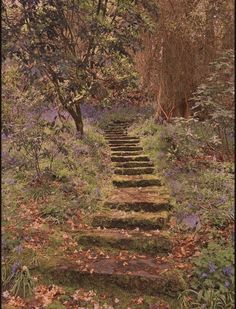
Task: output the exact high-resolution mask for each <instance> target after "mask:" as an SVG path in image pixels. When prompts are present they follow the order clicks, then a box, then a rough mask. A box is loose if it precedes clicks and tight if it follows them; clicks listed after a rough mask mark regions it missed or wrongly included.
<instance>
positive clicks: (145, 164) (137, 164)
mask: <svg viewBox="0 0 236 309" xmlns="http://www.w3.org/2000/svg"><path fill="white" fill-rule="evenodd" d="M115 167H119V168H126V167H154V164H153V163H151V162H145V161H138V162H121V163H115Z"/></svg>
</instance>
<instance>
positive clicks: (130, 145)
mask: <svg viewBox="0 0 236 309" xmlns="http://www.w3.org/2000/svg"><path fill="white" fill-rule="evenodd" d="M109 146H110V147H139V146H140V144H139V143H137V142H136V143H133V144H132V143H131V144H130V143H129V142H126V141H124V142H123V143H118V144H115V143H113V144H110V143H109Z"/></svg>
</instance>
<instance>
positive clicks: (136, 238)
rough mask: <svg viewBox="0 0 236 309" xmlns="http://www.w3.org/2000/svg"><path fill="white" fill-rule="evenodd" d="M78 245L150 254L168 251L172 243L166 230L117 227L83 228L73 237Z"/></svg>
mask: <svg viewBox="0 0 236 309" xmlns="http://www.w3.org/2000/svg"><path fill="white" fill-rule="evenodd" d="M74 239H75V241H77V242H78V245H82V246H86V247H89V248H91V246H92V247H93V246H96V247H105V248H115V249H120V250H133V251H137V252H141V253H146V254H150V255H157V254H158V253H167V252H170V251H171V249H172V247H173V245H172V241H171V239H170V236H169V234H168V233H167V232H161V231H159V232H158V233H155V232H148V233H147V232H137V231H125V230H118V229H109V230H107V229H106V230H104V229H103V230H98V229H92V230H84V231H81V232H80V233H79V235H76V237H75V238H74Z"/></svg>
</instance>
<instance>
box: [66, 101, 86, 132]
mask: <svg viewBox="0 0 236 309" xmlns="http://www.w3.org/2000/svg"><path fill="white" fill-rule="evenodd" d="M67 111H68V112H69V114H70V115H71V117H72V118H73V120H74V122H75V126H76V131H77V133H79V136H80V137H81V138H82V137H83V135H84V124H83V119H82V114H81V109H80V103H76V105H75V109H74V107H71V106H69V107H67Z"/></svg>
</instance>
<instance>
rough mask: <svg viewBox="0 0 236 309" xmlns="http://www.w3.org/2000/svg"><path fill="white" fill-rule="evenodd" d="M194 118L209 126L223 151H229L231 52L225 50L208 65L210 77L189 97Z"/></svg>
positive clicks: (231, 84)
mask: <svg viewBox="0 0 236 309" xmlns="http://www.w3.org/2000/svg"><path fill="white" fill-rule="evenodd" d="M193 100H194V102H195V103H194V107H193V110H195V116H196V117H199V118H200V119H202V120H204V122H205V123H206V124H207V123H209V125H211V126H212V127H213V128H214V131H215V132H216V134H217V138H218V139H219V141H220V143H221V144H222V148H224V149H225V151H227V152H229V153H232V151H233V142H234V141H233V134H234V124H233V123H234V103H233V102H234V53H233V50H227V51H225V52H224V53H222V55H221V56H220V57H219V58H218V59H217V60H216V61H214V62H213V63H212V64H211V74H210V76H209V77H208V78H207V79H206V82H205V83H204V84H201V85H200V86H199V87H198V88H197V91H196V92H195V93H194V96H193Z"/></svg>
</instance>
